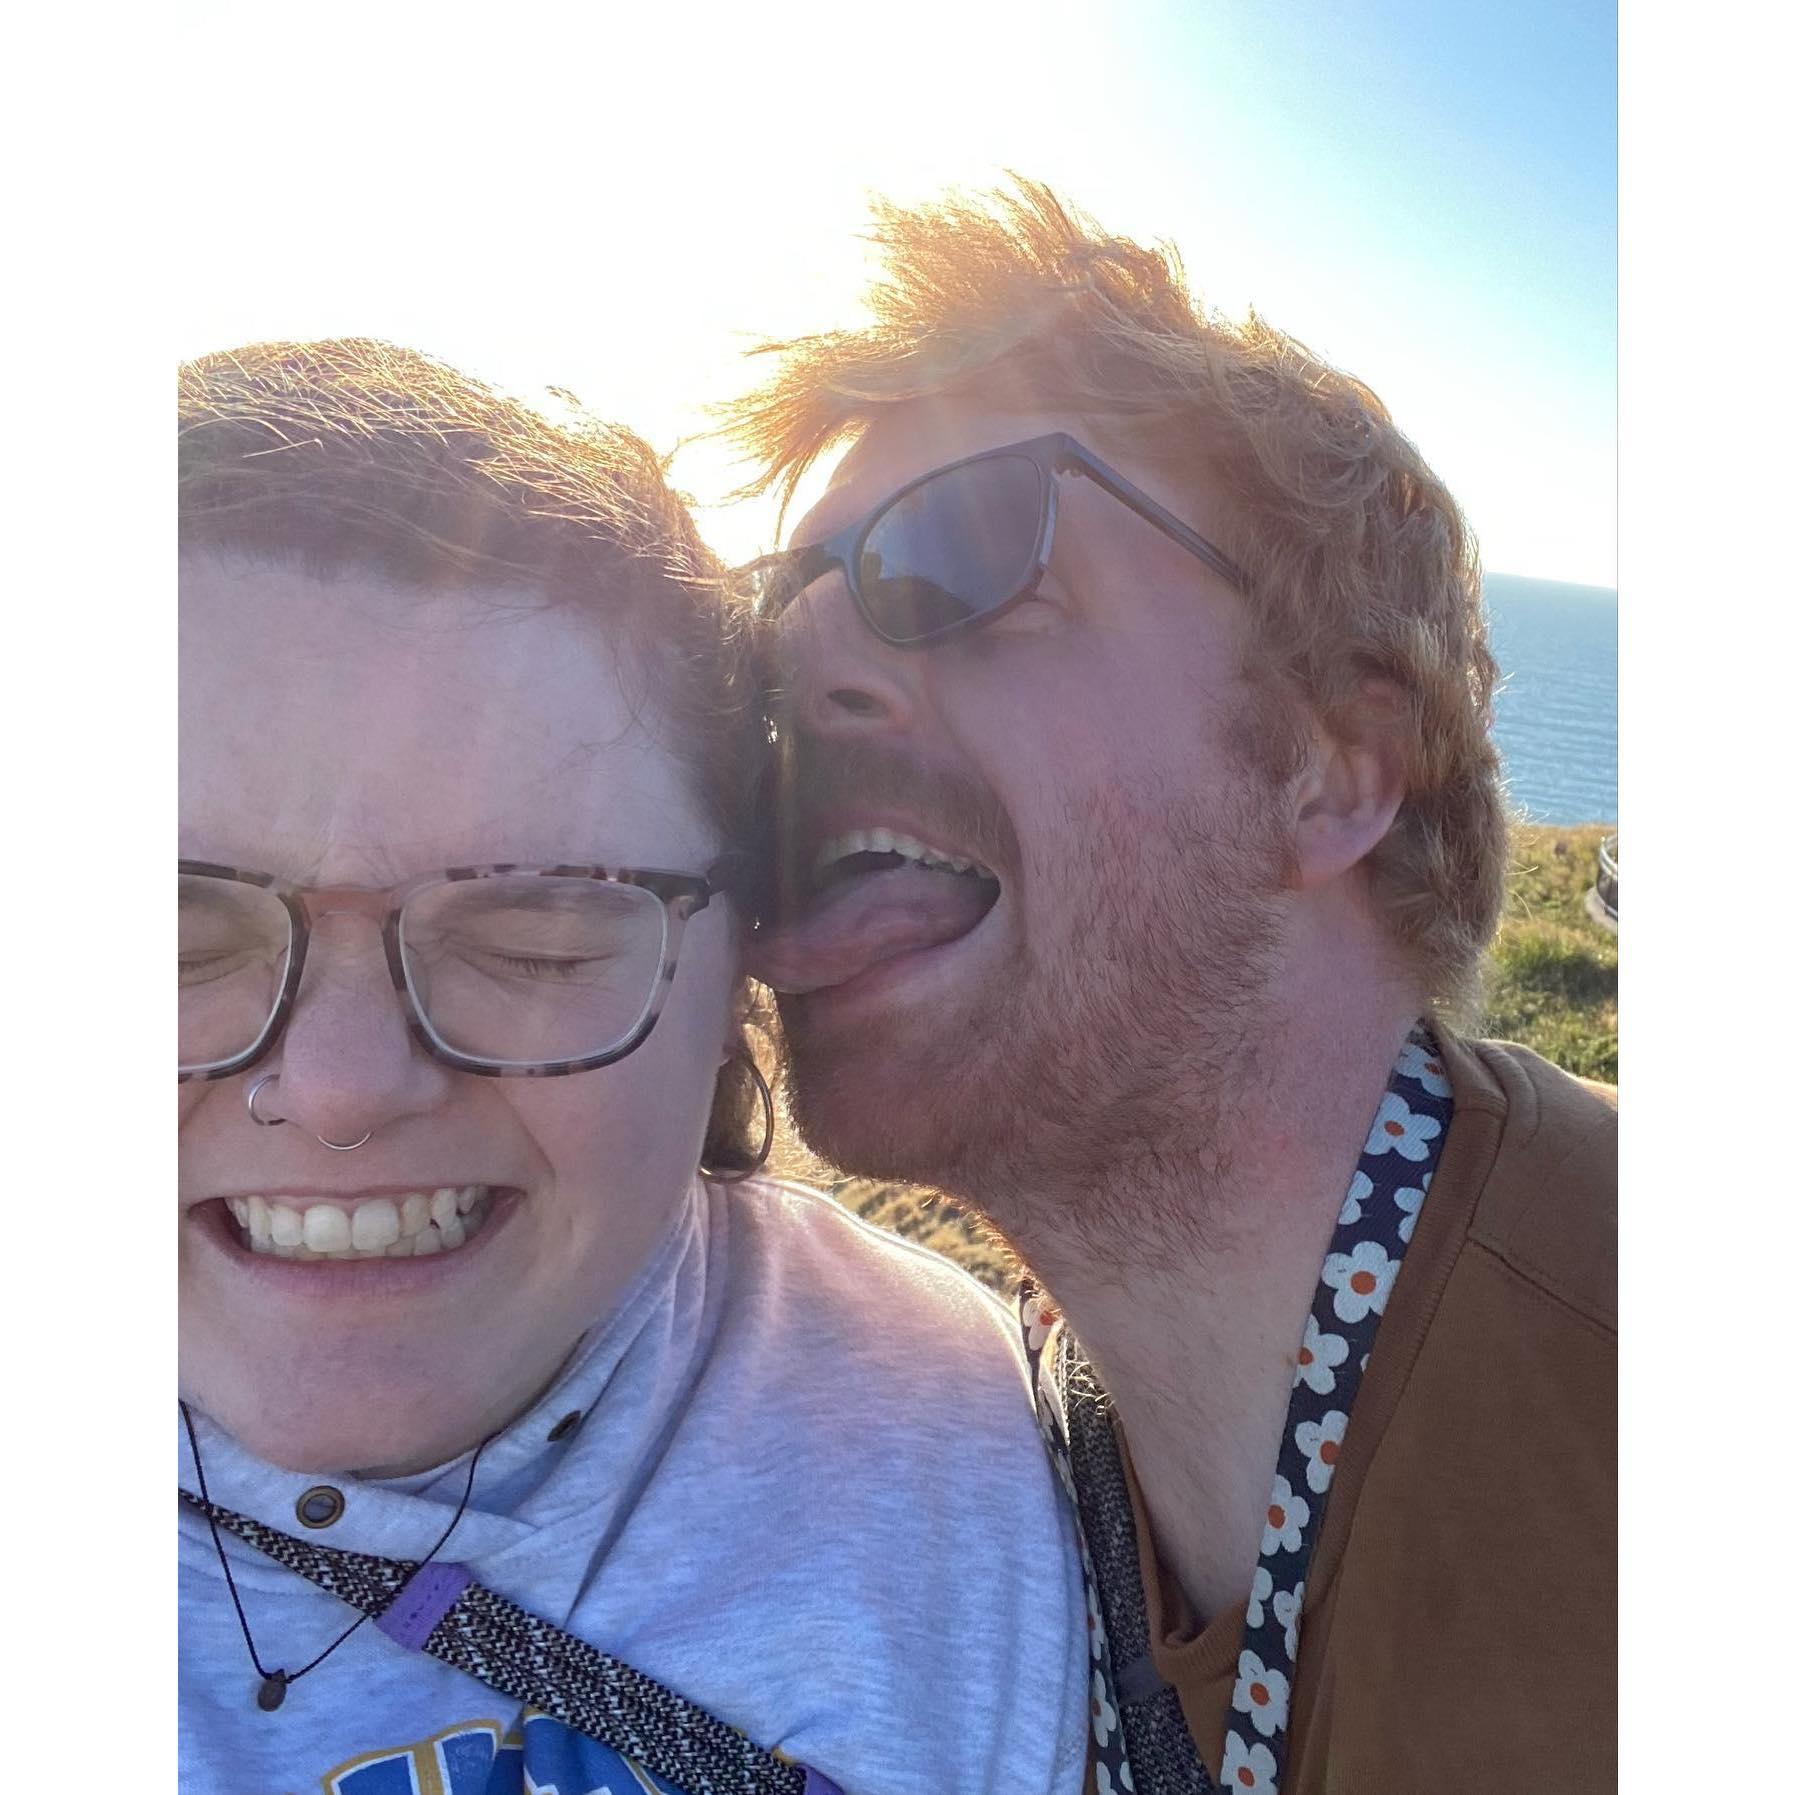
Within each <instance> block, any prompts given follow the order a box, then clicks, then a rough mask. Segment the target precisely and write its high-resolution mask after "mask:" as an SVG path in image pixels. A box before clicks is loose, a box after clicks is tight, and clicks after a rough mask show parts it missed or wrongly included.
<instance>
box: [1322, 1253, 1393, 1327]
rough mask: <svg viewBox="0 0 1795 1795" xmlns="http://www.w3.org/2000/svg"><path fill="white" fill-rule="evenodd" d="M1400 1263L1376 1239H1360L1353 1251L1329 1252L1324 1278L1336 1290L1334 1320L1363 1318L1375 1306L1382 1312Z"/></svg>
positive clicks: (1327, 1284)
mask: <svg viewBox="0 0 1795 1795" xmlns="http://www.w3.org/2000/svg"><path fill="white" fill-rule="evenodd" d="M1401 1263H1402V1261H1401V1260H1400V1259H1392V1258H1391V1257H1390V1255H1389V1253H1388V1252H1387V1251H1386V1250H1385V1249H1384V1248H1383V1247H1382V1246H1380V1245H1379V1244H1378V1242H1376V1241H1375V1240H1361V1241H1358V1242H1357V1243H1355V1245H1354V1247H1353V1249H1352V1251H1351V1252H1350V1253H1329V1254H1328V1256H1327V1258H1326V1260H1325V1261H1324V1262H1323V1264H1322V1267H1321V1281H1322V1283H1323V1284H1325V1285H1326V1286H1327V1287H1328V1288H1329V1289H1330V1290H1332V1291H1333V1293H1334V1319H1335V1320H1336V1321H1363V1320H1364V1319H1365V1316H1366V1313H1367V1312H1368V1311H1370V1310H1374V1309H1375V1310H1376V1311H1377V1313H1378V1314H1379V1315H1382V1314H1383V1312H1384V1304H1385V1303H1386V1302H1387V1301H1388V1300H1389V1296H1390V1286H1391V1285H1392V1284H1394V1283H1395V1282H1396V1268H1397V1266H1398V1265H1400V1264H1401Z"/></svg>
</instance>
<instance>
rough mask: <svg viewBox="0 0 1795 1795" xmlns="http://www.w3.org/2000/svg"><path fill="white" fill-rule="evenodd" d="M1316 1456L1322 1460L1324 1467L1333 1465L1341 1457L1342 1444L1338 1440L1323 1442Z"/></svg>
mask: <svg viewBox="0 0 1795 1795" xmlns="http://www.w3.org/2000/svg"><path fill="white" fill-rule="evenodd" d="M1315 1456H1316V1457H1317V1458H1318V1459H1320V1460H1321V1462H1322V1463H1323V1464H1324V1465H1331V1464H1332V1463H1333V1462H1334V1460H1335V1459H1337V1458H1338V1457H1339V1456H1340V1442H1339V1441H1338V1440H1323V1441H1322V1443H1321V1445H1320V1446H1319V1447H1318V1448H1317V1449H1316V1453H1315Z"/></svg>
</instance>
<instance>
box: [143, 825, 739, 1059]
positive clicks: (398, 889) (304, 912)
mask: <svg viewBox="0 0 1795 1795" xmlns="http://www.w3.org/2000/svg"><path fill="white" fill-rule="evenodd" d="M744 866H745V856H743V855H740V854H725V855H723V856H721V857H720V858H719V859H717V860H715V861H713V862H712V863H711V865H710V867H709V868H708V869H707V870H706V871H705V872H703V873H680V872H669V871H667V870H665V869H663V868H660V867H634V866H591V865H579V866H574V865H565V866H548V865H524V864H519V863H515V862H511V861H502V860H501V861H494V862H491V863H490V864H487V865H484V866H450V867H444V868H443V869H442V870H441V871H440V872H430V873H419V874H418V875H417V876H416V877H415V878H411V879H407V880H405V881H404V882H403V883H402V884H399V885H387V886H374V885H293V884H288V883H286V882H285V881H283V880H281V879H278V878H276V877H275V876H274V874H272V873H263V872H254V871H251V870H249V869H248V868H245V867H238V866H224V865H220V864H219V863H217V862H214V861H210V860H182V861H181V862H180V873H181V876H183V877H185V876H191V877H194V878H205V879H219V880H225V881H228V882H231V883H235V884H238V885H253V886H256V887H258V888H260V889H261V890H263V891H267V892H269V893H270V894H272V895H273V896H274V897H277V898H278V899H279V900H280V902H281V905H282V907H283V908H284V909H285V910H286V912H287V918H288V922H289V924H290V926H291V929H292V945H291V947H290V949H289V951H288V955H287V969H286V972H285V974H284V976H283V977H282V980H281V989H280V994H279V995H278V996H277V997H276V999H275V1002H274V1006H273V1008H272V1009H271V1010H270V1011H269V1015H268V1020H267V1021H266V1022H265V1023H264V1024H263V1025H262V1032H261V1034H260V1035H258V1036H257V1038H256V1040H255V1041H254V1042H253V1043H252V1044H251V1045H250V1046H249V1047H248V1048H247V1049H246V1050H245V1051H244V1052H243V1053H240V1054H237V1055H235V1056H234V1057H233V1058H231V1059H228V1060H221V1061H220V1062H219V1063H218V1064H217V1065H214V1066H204V1067H196V1068H194V1069H192V1070H179V1071H178V1076H177V1078H176V1083H178V1084H209V1083H211V1082H213V1081H214V1080H217V1079H221V1078H235V1077H236V1076H237V1075H238V1074H239V1073H241V1072H247V1071H248V1070H249V1069H250V1068H251V1067H252V1066H255V1065H257V1064H259V1063H260V1062H261V1061H262V1060H264V1059H265V1058H266V1057H267V1056H268V1054H269V1053H270V1052H272V1051H273V1048H274V1045H275V1043H276V1042H277V1041H278V1040H279V1039H280V1038H281V1035H282V1034H283V1033H284V1032H285V1030H286V1026H287V1022H288V1020H289V1019H290V1017H291V1015H292V1011H293V1006H294V1004H295V1003H296V1002H297V1000H298V997H299V983H300V979H301V978H302V977H303V976H304V973H305V959H306V950H307V948H308V946H309V945H310V941H311V932H312V917H311V913H310V912H311V906H312V905H313V904H316V903H317V902H318V901H319V900H321V899H333V900H341V899H344V898H348V899H350V900H352V901H351V903H350V904H348V905H344V904H342V903H340V902H336V903H333V905H332V909H333V911H341V910H344V909H349V910H352V911H354V912H356V913H359V914H362V915H366V916H369V917H378V919H379V922H380V939H381V942H382V944H383V945H384V947H385V949H386V964H387V970H388V972H389V973H391V975H392V980H393V988H394V989H395V990H396V991H397V992H398V993H399V996H400V998H401V1000H402V1001H403V1003H404V1005H405V1020H406V1026H407V1027H408V1028H409V1030H410V1032H411V1034H412V1036H413V1038H414V1039H415V1040H416V1041H417V1042H418V1044H419V1045H420V1046H421V1047H422V1048H423V1049H424V1051H425V1052H426V1053H428V1054H429V1055H430V1057H431V1058H432V1059H435V1060H440V1061H441V1062H442V1063H443V1064H444V1065H447V1066H453V1067H454V1068H455V1069H456V1070H457V1071H460V1072H471V1073H473V1074H474V1075H475V1076H476V1077H478V1078H565V1077H567V1076H568V1075H570V1074H571V1073H574V1072H591V1071H595V1070H596V1069H597V1068H598V1067H600V1066H611V1065H615V1064H616V1063H617V1061H618V1060H620V1059H623V1058H624V1057H625V1056H626V1055H628V1054H631V1053H634V1052H635V1051H636V1049H637V1048H638V1047H640V1046H641V1045H642V1043H643V1042H644V1041H646V1040H647V1039H648V1037H649V1035H650V1034H651V1033H652V1032H653V1031H654V1025H655V1023H656V1022H658V1021H659V1020H660V1017H661V1012H662V1010H663V1009H665V1008H666V1004H667V994H668V992H669V991H670V990H671V989H672V987H673V975H674V973H675V971H677V970H678V966H679V944H680V940H681V938H682V937H683V935H684V933H685V926H686V924H687V923H688V922H689V921H690V920H691V919H692V918H693V917H694V916H696V915H697V914H698V913H699V911H701V910H703V909H705V908H706V907H707V906H708V905H709V903H710V902H711V900H712V899H713V898H716V897H727V896H730V895H732V893H736V892H738V891H740V890H741V889H743V888H744V886H745V883H746V881H745V879H744V878H743V877H742V873H743V869H744ZM496 878H543V879H547V878H557V879H590V880H592V881H593V882H594V883H600V884H611V885H634V886H639V887H640V888H642V889H643V890H645V891H649V892H652V893H653V894H654V896H655V897H656V898H657V899H658V900H659V901H660V906H661V914H662V918H663V927H662V935H661V966H660V971H659V972H658V973H657V974H656V977H655V984H654V989H653V992H652V993H651V995H650V997H649V999H648V1003H647V1005H646V1007H645V1008H644V1010H643V1012H642V1015H641V1016H640V1017H639V1018H638V1020H637V1022H636V1025H635V1027H634V1028H633V1029H632V1030H631V1031H630V1033H629V1035H628V1036H627V1037H626V1038H625V1039H624V1040H623V1042H622V1043H621V1044H620V1045H618V1046H616V1047H612V1048H607V1049H606V1050H605V1051H604V1052H603V1053H596V1054H586V1055H584V1056H582V1057H580V1058H578V1059H571V1060H545V1061H542V1062H540V1063H534V1064H527V1065H513V1064H509V1063H507V1062H499V1063H496V1064H495V1063H493V1062H492V1061H490V1060H483V1059H478V1058H475V1057H474V1056H472V1055H469V1054H464V1053H459V1052H457V1051H456V1050H455V1049H454V1048H452V1047H450V1046H449V1045H448V1044H447V1043H446V1042H444V1041H442V1040H440V1039H438V1038H437V1037H436V1036H435V1035H433V1033H432V1032H431V1026H430V1023H429V1021H428V1019H427V1018H426V1017H425V1015H424V1011H423V1008H422V1006H421V1005H420V1004H419V1002H418V1000H417V997H416V994H415V993H414V992H413V991H412V988H411V983H410V980H409V979H408V978H407V977H406V973H405V961H404V956H403V955H402V953H401V952H400V948H399V917H400V914H401V912H402V911H403V910H404V908H405V905H406V903H407V902H408V901H409V900H410V899H411V898H413V897H415V896H416V895H417V894H418V893H419V892H420V891H426V890H430V889H433V888H434V887H436V886H438V885H456V884H462V883H466V882H468V881H471V880H478V879H496ZM308 900H310V901H309V902H308Z"/></svg>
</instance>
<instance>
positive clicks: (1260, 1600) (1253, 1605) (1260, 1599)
mask: <svg viewBox="0 0 1795 1795" xmlns="http://www.w3.org/2000/svg"><path fill="white" fill-rule="evenodd" d="M1270 1600H1271V1572H1270V1571H1268V1570H1267V1569H1266V1568H1265V1566H1264V1565H1260V1566H1259V1567H1258V1568H1257V1569H1256V1570H1255V1571H1254V1572H1253V1587H1252V1588H1251V1589H1250V1590H1249V1591H1248V1592H1247V1625H1248V1626H1249V1627H1262V1626H1264V1625H1265V1604H1266V1603H1267V1602H1269V1601H1270Z"/></svg>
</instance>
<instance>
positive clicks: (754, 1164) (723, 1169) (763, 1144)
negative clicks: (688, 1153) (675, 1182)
mask: <svg viewBox="0 0 1795 1795" xmlns="http://www.w3.org/2000/svg"><path fill="white" fill-rule="evenodd" d="M724 1063H725V1065H726V1066H745V1067H746V1068H747V1071H748V1076H749V1077H750V1078H751V1079H753V1080H754V1090H755V1094H756V1095H757V1096H758V1097H759V1098H760V1114H761V1120H762V1121H763V1122H764V1124H765V1130H764V1132H763V1133H762V1135H761V1140H760V1151H759V1152H758V1153H756V1154H755V1156H754V1158H753V1160H752V1161H751V1162H750V1163H749V1164H747V1165H745V1166H708V1165H706V1164H705V1163H704V1161H703V1160H702V1159H700V1160H699V1162H698V1170H699V1172H700V1173H702V1174H703V1176H704V1177H706V1178H709V1179H710V1180H711V1181H712V1182H713V1183H715V1184H740V1183H741V1182H742V1180H743V1179H744V1178H752V1177H753V1176H754V1174H755V1173H756V1172H758V1171H759V1170H760V1169H761V1167H762V1166H764V1165H765V1164H766V1163H767V1155H768V1154H770V1153H771V1152H772V1151H773V1092H772V1088H771V1087H770V1086H769V1085H768V1083H767V1081H766V1078H765V1077H764V1076H763V1074H762V1072H761V1069H760V1067H759V1066H757V1065H756V1064H755V1063H754V1057H753V1055H752V1054H747V1053H732V1054H731V1055H730V1056H729V1058H728V1060H727V1061H725V1062H724Z"/></svg>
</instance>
